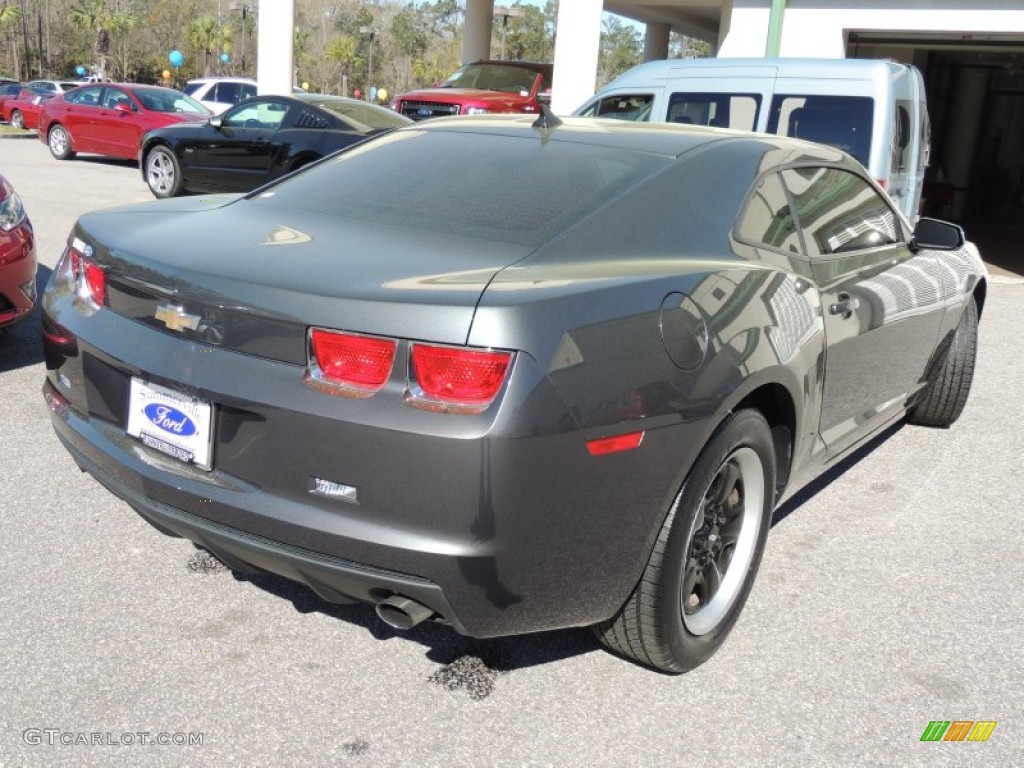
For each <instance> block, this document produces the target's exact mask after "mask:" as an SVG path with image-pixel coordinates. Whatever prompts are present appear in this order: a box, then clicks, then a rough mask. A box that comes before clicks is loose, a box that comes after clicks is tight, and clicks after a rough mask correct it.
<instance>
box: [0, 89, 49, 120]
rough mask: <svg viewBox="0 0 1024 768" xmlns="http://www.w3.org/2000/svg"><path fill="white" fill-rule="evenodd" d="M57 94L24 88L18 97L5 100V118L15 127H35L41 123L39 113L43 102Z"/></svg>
mask: <svg viewBox="0 0 1024 768" xmlns="http://www.w3.org/2000/svg"><path fill="white" fill-rule="evenodd" d="M56 95H57V94H55V93H41V92H40V91H33V90H30V89H28V88H22V90H21V93H20V94H18V96H17V97H16V98H13V99H7V100H6V101H4V102H3V113H4V120H6V121H7V122H8V123H10V124H11V125H12V126H14V127H15V128H26V129H28V128H35V127H37V126H38V125H39V113H40V112H41V111H42V109H43V102H44V101H49V100H50V99H52V98H53V97H54V96H56Z"/></svg>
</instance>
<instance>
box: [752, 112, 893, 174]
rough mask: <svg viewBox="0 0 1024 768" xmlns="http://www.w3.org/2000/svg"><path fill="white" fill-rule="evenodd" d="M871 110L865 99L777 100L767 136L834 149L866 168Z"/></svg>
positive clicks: (869, 142)
mask: <svg viewBox="0 0 1024 768" xmlns="http://www.w3.org/2000/svg"><path fill="white" fill-rule="evenodd" d="M874 107H875V102H874V99H871V98H869V97H867V96H776V97H775V98H774V99H772V110H771V113H770V114H769V115H768V133H777V134H778V135H779V136H795V137H796V138H798V139H806V140H807V141H813V142H817V143H818V144H827V145H829V146H830V147H836V148H837V149H841V150H843V151H844V152H847V153H849V154H851V155H853V156H854V157H855V158H857V160H859V161H860V164H861V165H863V166H864V167H867V166H868V164H869V163H870V155H871V121H872V117H873V115H874Z"/></svg>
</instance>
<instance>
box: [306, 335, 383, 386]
mask: <svg viewBox="0 0 1024 768" xmlns="http://www.w3.org/2000/svg"><path fill="white" fill-rule="evenodd" d="M312 338H313V356H314V357H315V358H316V364H317V367H318V368H319V369H320V371H319V374H320V375H319V378H320V379H321V380H322V381H326V382H329V383H333V384H338V385H340V386H343V387H351V388H353V389H358V390H362V391H365V392H376V391H377V390H379V389H381V388H382V387H383V386H384V384H385V383H386V382H387V380H388V377H389V376H390V375H391V366H392V364H393V363H394V360H395V347H396V344H395V342H394V341H392V340H391V339H376V338H372V337H370V336H355V335H353V334H350V333H338V332H337V331H325V330H323V329H321V328H314V329H313V333H312Z"/></svg>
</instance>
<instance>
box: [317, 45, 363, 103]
mask: <svg viewBox="0 0 1024 768" xmlns="http://www.w3.org/2000/svg"><path fill="white" fill-rule="evenodd" d="M324 58H325V59H327V61H330V62H333V63H335V64H338V65H339V69H340V71H341V95H342V96H348V79H349V77H351V75H352V70H353V68H355V67H361V66H362V64H363V62H362V60H361V59H360V58H359V41H358V40H356V39H355V38H354V37H351V36H350V35H346V36H345V37H338V38H335V39H334V40H332V41H331V42H330V44H329V45H328V46H327V50H326V51H325V53H324Z"/></svg>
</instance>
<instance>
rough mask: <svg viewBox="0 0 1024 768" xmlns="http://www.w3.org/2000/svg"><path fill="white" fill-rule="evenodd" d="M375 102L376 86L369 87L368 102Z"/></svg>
mask: <svg viewBox="0 0 1024 768" xmlns="http://www.w3.org/2000/svg"><path fill="white" fill-rule="evenodd" d="M376 100H377V86H376V85H371V86H370V101H376Z"/></svg>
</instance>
